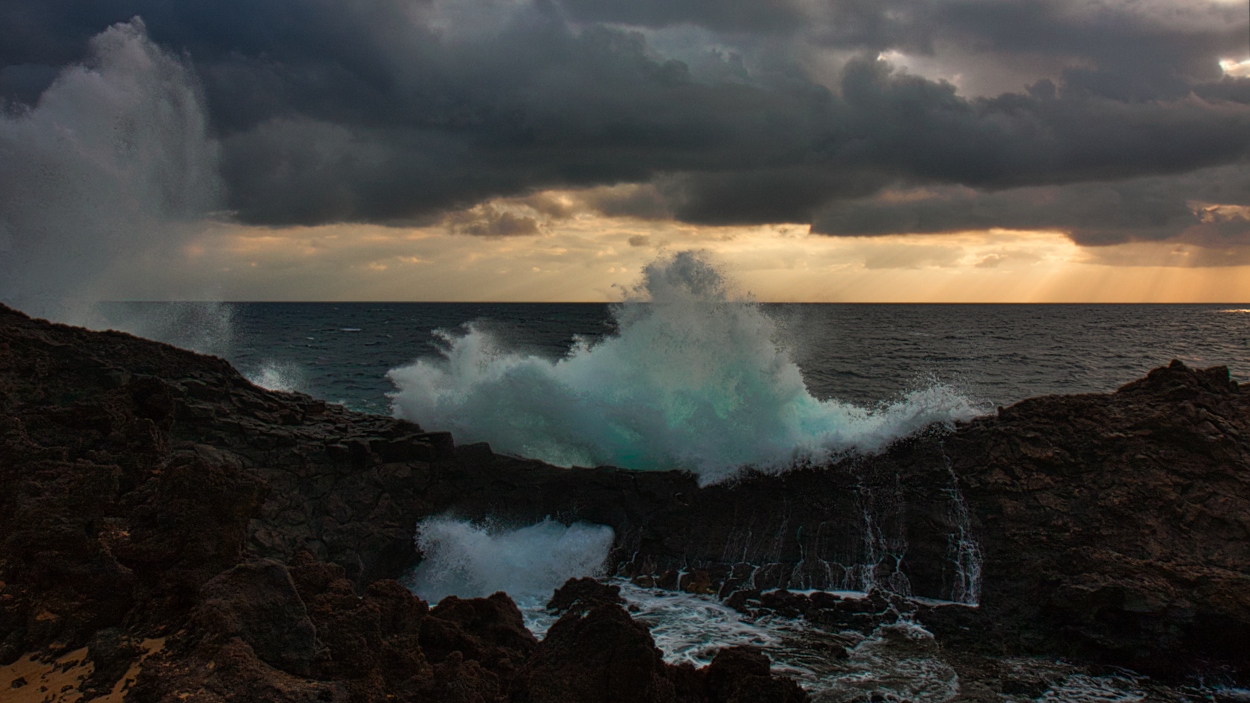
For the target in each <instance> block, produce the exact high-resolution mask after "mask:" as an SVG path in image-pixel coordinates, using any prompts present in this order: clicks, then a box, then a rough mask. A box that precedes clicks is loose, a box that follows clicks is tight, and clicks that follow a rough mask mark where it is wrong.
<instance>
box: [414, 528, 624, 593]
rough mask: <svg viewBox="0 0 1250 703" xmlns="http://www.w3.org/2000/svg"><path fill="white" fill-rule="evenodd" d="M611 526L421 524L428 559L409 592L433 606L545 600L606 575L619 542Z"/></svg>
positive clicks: (419, 536)
mask: <svg viewBox="0 0 1250 703" xmlns="http://www.w3.org/2000/svg"><path fill="white" fill-rule="evenodd" d="M615 537H616V536H615V533H613V531H612V528H610V527H607V526H604V525H590V524H587V523H581V522H579V523H574V524H572V525H567V526H566V525H563V524H561V523H559V522H555V521H553V520H550V519H547V520H544V521H542V522H540V523H538V524H536V525H530V526H527V527H522V528H519V529H499V528H492V527H491V526H489V525H485V526H484V525H476V524H473V523H471V522H468V521H466V520H458V519H456V518H453V517H448V516H439V517H433V518H427V519H425V520H423V521H421V522H420V523H418V524H417V533H416V538H415V540H416V544H417V548H418V549H420V550H421V552H422V556H423V559H422V561H421V563H420V564H419V565H418V566H417V568H416V569H415V570H414V571H413V572H412V574H411V575H410V576H409V577H408V579H407V584H406V585H407V586H408V588H409V590H411V591H412V592H413V593H415V594H417V595H418V596H420V597H421V598H424V599H425V600H426V601H428V602H430V603H436V602H438V601H440V600H442V599H443V598H445V597H447V596H459V597H461V598H481V597H485V596H489V595H490V594H492V593H494V592H496V591H507V592H508V595H510V596H512V597H514V598H518V599H528V600H536V601H539V602H546V600H547V599H549V598H550V597H551V593H552V592H553V591H555V589H557V588H559V587H560V586H562V585H564V582H565V581H568V580H569V579H572V578H582V577H585V576H601V575H602V570H603V565H604V562H606V561H607V558H608V550H610V549H611V548H612V542H613V540H614V539H615Z"/></svg>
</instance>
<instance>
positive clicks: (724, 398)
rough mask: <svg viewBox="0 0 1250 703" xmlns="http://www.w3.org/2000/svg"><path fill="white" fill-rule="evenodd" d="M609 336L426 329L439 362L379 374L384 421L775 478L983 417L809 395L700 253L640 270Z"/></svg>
mask: <svg viewBox="0 0 1250 703" xmlns="http://www.w3.org/2000/svg"><path fill="white" fill-rule="evenodd" d="M613 316H614V317H615V320H616V323H617V328H618V331H617V332H616V333H615V334H613V335H610V336H607V337H605V338H603V339H601V340H598V341H596V342H590V341H585V340H582V341H579V342H578V343H577V344H576V345H575V346H574V348H573V349H572V350H571V351H570V352H569V354H568V355H567V356H566V357H565V358H562V359H559V360H551V359H545V358H542V357H539V356H534V355H529V354H520V353H516V352H512V351H509V350H507V349H504V348H502V347H501V345H500V344H499V343H498V341H497V340H496V339H495V338H494V337H493V336H492V335H491V334H489V333H488V332H486V331H485V330H483V329H481V328H479V327H476V326H473V325H469V326H468V327H467V329H466V330H464V331H463V333H462V334H459V335H456V334H452V333H450V332H447V331H443V332H441V335H442V339H443V341H444V344H445V348H444V350H443V355H442V357H441V358H423V359H419V360H417V361H416V362H415V363H414V364H412V365H410V366H406V367H402V368H398V369H394V370H392V371H391V372H390V374H389V376H390V379H391V381H392V383H394V385H395V387H396V391H395V392H394V393H393V394H392V395H391V398H392V405H393V411H394V413H395V415H396V416H398V417H401V418H404V419H408V420H412V421H414V422H417V423H420V424H423V425H427V426H430V427H438V428H440V429H447V430H451V431H452V433H453V434H455V436H456V437H457V439H459V440H461V441H466V442H474V441H486V442H489V443H490V444H491V445H492V447H493V448H495V449H496V450H497V451H503V452H508V453H513V454H518V455H521V456H526V457H530V458H535V459H541V460H543V461H546V462H549V463H552V464H557V465H561V466H575V465H576V466H596V465H613V466H619V467H622V468H628V469H643V470H666V469H673V468H681V469H686V470H690V471H693V472H696V473H697V474H698V475H699V477H700V480H701V482H702V483H705V484H706V483H713V482H716V481H720V480H724V479H726V478H729V477H731V476H733V475H734V474H735V473H737V471H738V470H740V469H741V468H742V467H746V466H750V467H754V468H756V469H760V470H772V471H777V470H782V469H785V468H787V467H790V466H794V465H796V464H804V463H808V462H820V461H825V460H828V459H830V458H833V457H836V456H839V455H843V454H846V453H848V452H852V451H858V452H874V451H879V450H881V449H883V448H884V447H886V446H887V445H889V444H890V443H892V442H893V441H895V440H897V439H898V438H900V437H904V436H907V435H910V434H913V433H915V432H918V431H920V430H922V429H924V428H926V427H929V426H930V425H932V424H934V423H950V422H952V421H955V420H962V419H970V418H972V417H974V416H976V415H979V414H982V413H983V410H982V409H981V408H979V407H977V405H976V404H975V403H974V402H973V401H971V400H970V399H968V398H966V397H965V396H963V395H962V394H960V393H958V392H957V391H955V390H954V389H952V388H951V387H949V386H946V385H943V384H934V385H931V386H929V387H926V388H922V389H919V390H915V391H913V392H911V393H908V394H906V395H904V396H903V397H901V398H898V399H896V400H894V401H892V402H887V403H882V404H880V405H879V406H878V407H875V408H865V407H860V406H856V405H852V404H848V403H843V402H840V401H837V400H819V399H817V398H815V397H813V396H812V394H811V393H810V392H808V389H807V387H806V386H805V385H804V382H803V377H802V374H801V373H800V371H799V367H798V366H797V365H796V364H795V363H794V361H793V360H792V358H791V356H790V354H789V353H788V351H787V349H786V347H785V345H784V344H783V343H782V342H781V340H780V334H779V331H778V328H777V326H776V324H775V323H774V321H773V320H772V319H771V318H769V317H768V316H767V315H765V314H764V313H763V312H762V311H761V310H760V308H759V306H758V305H756V304H755V303H753V302H751V301H750V300H747V299H744V298H742V297H740V296H737V295H735V294H734V292H733V288H732V285H731V284H730V282H729V281H728V280H727V278H726V276H725V275H724V274H723V273H722V272H721V271H720V270H719V269H718V268H717V267H716V266H715V265H714V264H713V263H712V262H711V261H709V259H708V258H707V256H706V255H704V254H702V253H700V252H681V253H678V254H676V255H673V256H671V257H668V258H664V259H661V260H658V261H656V262H654V263H652V264H650V265H648V266H647V267H646V268H645V269H644V271H643V280H642V283H641V284H640V285H639V286H637V287H636V288H635V289H633V290H632V291H630V292H629V294H628V295H627V298H626V301H625V302H624V303H622V304H620V305H618V306H615V307H614V309H613Z"/></svg>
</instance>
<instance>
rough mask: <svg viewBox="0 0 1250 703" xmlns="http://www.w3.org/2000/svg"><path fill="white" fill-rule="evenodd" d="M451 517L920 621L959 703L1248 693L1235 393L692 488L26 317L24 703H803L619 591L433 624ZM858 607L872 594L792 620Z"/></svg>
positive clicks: (17, 661)
mask: <svg viewBox="0 0 1250 703" xmlns="http://www.w3.org/2000/svg"><path fill="white" fill-rule="evenodd" d="M448 511H452V512H454V513H455V514H457V515H459V516H462V517H466V518H471V519H472V518H482V517H486V516H491V517H492V518H494V519H496V520H499V521H503V522H505V523H511V524H516V525H518V526H520V525H525V524H532V523H533V522H536V521H538V520H541V519H543V518H544V517H546V516H548V515H550V516H555V517H557V518H559V519H561V520H563V521H565V522H570V521H573V520H585V521H587V522H592V523H598V524H604V525H609V526H611V527H612V528H613V529H614V530H615V532H616V545H615V548H614V550H613V553H612V556H611V558H610V564H609V567H610V570H611V571H612V573H616V574H619V575H624V576H628V577H631V578H632V579H633V580H634V582H635V583H637V584H641V585H645V586H654V587H657V588H668V589H680V590H685V591H689V592H698V593H708V594H715V595H717V596H719V597H721V598H723V599H724V600H725V602H726V603H728V604H730V605H732V606H734V607H736V608H738V609H740V610H742V611H743V612H747V613H758V612H764V611H771V612H777V613H781V614H784V615H792V616H798V615H802V616H804V617H806V618H808V619H809V620H811V621H813V622H816V623H821V624H826V625H830V626H835V627H849V628H861V629H864V628H871V627H874V626H876V625H877V624H879V623H880V622H882V620H883V618H889V617H898V615H899V612H900V611H901V612H903V613H904V614H908V615H909V616H910V617H914V618H916V619H918V620H919V621H920V622H922V623H923V624H924V625H925V626H926V627H927V628H928V629H929V630H931V631H933V632H934V633H935V634H936V636H937V642H938V646H940V647H941V648H943V651H944V652H946V653H947V661H949V662H950V663H951V665H952V666H954V667H955V668H956V669H957V670H958V671H959V672H960V675H961V679H962V680H964V681H966V682H968V683H969V684H971V683H973V682H974V681H975V682H976V685H975V686H974V685H968V686H965V687H964V688H963V691H962V693H961V694H960V695H961V696H962V697H963V698H964V699H965V700H997V698H995V697H994V696H995V695H998V694H1001V693H1002V692H1004V691H1009V690H1013V689H1012V686H1018V683H1019V682H1016V683H1013V682H1012V680H1011V679H1010V676H1009V675H1008V673H1006V672H1005V671H1001V670H1000V669H1001V667H998V665H997V664H996V662H998V661H999V658H1000V657H1003V656H1007V655H1030V654H1044V655H1048V656H1051V657H1064V658H1066V659H1068V660H1070V661H1076V662H1082V663H1084V664H1087V665H1113V666H1126V667H1131V668H1134V669H1136V670H1138V671H1142V672H1145V673H1149V674H1152V675H1154V676H1158V677H1163V678H1169V677H1172V678H1178V677H1185V676H1188V675H1191V674H1195V673H1201V674H1205V675H1218V676H1220V677H1222V680H1226V681H1229V682H1234V683H1236V682H1241V683H1242V684H1243V685H1244V684H1245V683H1247V682H1250V393H1242V392H1241V389H1240V388H1239V387H1238V385H1237V384H1236V383H1233V382H1231V381H1230V380H1229V377H1228V373H1227V371H1226V370H1224V369H1222V368H1213V369H1207V370H1194V369H1189V368H1187V367H1185V366H1184V365H1182V364H1179V363H1177V362H1173V364H1172V365H1171V366H1169V367H1166V368H1160V369H1156V370H1154V371H1152V372H1151V373H1150V374H1149V375H1148V376H1147V377H1146V378H1144V379H1141V380H1139V381H1135V382H1133V383H1130V384H1129V385H1127V386H1125V387H1123V388H1121V389H1120V390H1119V391H1117V392H1116V393H1113V394H1105V395H1080V396H1063V397H1045V398H1037V399H1033V400H1028V401H1024V402H1022V403H1019V404H1017V405H1015V406H1012V407H1010V408H1005V409H1001V410H1000V411H999V413H998V414H997V416H994V417H986V418H981V419H978V420H976V421H974V422H972V423H968V424H966V425H963V426H960V427H958V428H955V429H954V430H935V431H933V432H932V433H930V434H928V435H925V436H922V437H917V438H913V439H911V440H908V441H906V442H901V443H899V444H897V445H895V446H894V447H892V448H891V449H890V450H889V451H887V452H886V453H884V454H882V455H879V456H874V457H859V458H854V457H852V458H847V459H846V460H844V461H842V462H839V463H838V464H836V465H834V466H830V467H813V468H809V469H802V470H795V471H791V472H788V473H786V474H783V475H780V476H764V475H750V476H745V477H743V478H742V479H740V480H739V481H737V482H736V483H733V484H732V485H718V486H711V487H699V486H698V485H697V483H696V481H695V479H694V478H693V477H691V476H689V475H687V474H683V473H678V472H654V473H637V472H629V471H623V470H618V469H611V468H597V469H560V468H556V467H551V466H548V465H545V464H542V463H539V462H534V461H527V460H522V459H517V458H513V457H506V456H500V455H496V454H494V453H493V452H491V450H490V448H489V447H488V446H486V445H482V444H478V445H467V446H456V445H455V444H454V443H453V441H452V438H451V437H450V436H448V435H447V434H445V433H437V432H433V433H431V432H423V431H422V430H421V428H418V427H417V426H415V425H413V424H411V423H407V422H403V421H399V420H395V419H392V418H386V417H379V416H371V415H363V414H358V413H352V412H348V411H346V410H343V409H342V408H340V407H337V406H334V405H327V404H326V403H324V402H321V401H318V400H314V399H312V398H309V397H307V396H302V395H298V394H285V393H274V392H269V391H265V390H263V389H260V388H257V387H255V386H253V385H252V384H250V383H249V382H248V381H247V380H246V379H244V378H243V377H241V376H240V375H239V374H238V373H237V372H236V371H235V370H234V369H233V368H231V367H230V366H229V365H228V364H227V363H226V362H224V361H221V360H219V359H215V358H210V357H203V356H199V355H196V354H193V353H191V352H186V351H183V350H180V349H176V348H173V347H170V346H167V345H162V344H158V343H155V342H149V341H145V340H141V339H137V338H134V337H131V336H129V335H125V334H121V333H112V332H106V333H94V332H88V331H86V330H82V329H77V328H71V327H64V326H59V325H51V324H48V323H46V322H42V321H38V320H31V319H29V318H27V317H26V316H24V315H22V314H20V313H17V312H15V311H12V310H9V309H7V308H3V307H2V306H0V540H2V544H0V672H4V673H3V675H4V676H7V678H3V679H2V680H0V684H2V685H3V689H2V690H0V698H2V699H3V700H5V701H9V700H14V701H27V700H29V701H45V700H47V701H53V700H57V701H59V700H65V701H69V700H89V699H92V698H96V699H101V700H123V699H124V700H127V701H218V700H256V701H269V700H273V701H288V700H289V701H303V700H309V701H312V700H319V701H338V700H343V701H346V700H362V701H364V700H410V701H466V702H467V701H505V700H506V701H533V702H535V703H537V702H538V701H683V702H684V701H691V702H693V701H707V702H712V701H744V702H745V701H760V702H766V701H791V700H794V701H797V700H802V699H803V696H804V694H803V693H802V692H801V691H800V690H799V689H798V687H797V686H796V685H795V684H794V683H793V682H791V681H789V680H787V679H784V678H782V677H779V676H775V675H772V674H771V673H770V671H769V662H768V660H767V658H765V657H764V656H763V655H761V654H759V653H758V652H755V651H752V650H749V649H745V648H740V649H730V650H725V651H723V652H722V653H721V654H720V655H718V656H717V658H716V660H715V661H713V663H712V664H711V665H710V666H708V667H704V668H703V669H694V668H693V667H690V666H688V665H686V666H670V665H667V664H665V663H664V662H663V661H662V659H661V655H660V653H659V651H658V650H657V649H656V648H655V646H654V643H653V642H652V639H651V637H650V635H649V633H648V632H647V630H646V628H645V627H644V626H643V625H641V624H639V623H637V622H634V621H633V620H632V619H631V618H630V616H629V613H628V612H627V611H626V610H625V609H624V608H622V607H621V605H620V604H619V603H618V602H617V599H616V597H615V595H614V594H613V593H611V591H610V589H606V588H601V587H595V586H594V584H589V583H580V584H579V583H576V582H571V583H570V584H569V585H568V586H566V588H565V589H563V590H562V592H561V593H562V594H563V595H562V596H561V595H560V594H557V595H558V596H560V597H557V598H556V599H555V600H554V601H553V604H552V605H553V607H554V608H557V609H559V610H561V611H562V612H563V613H564V614H563V615H562V616H561V618H560V620H559V621H558V622H557V624H556V625H554V626H553V627H552V628H551V630H550V632H549V633H548V635H547V637H545V638H544V639H543V640H542V641H541V642H539V641H537V640H535V638H534V637H533V635H531V634H530V633H529V632H528V631H526V630H525V628H524V626H523V623H522V619H521V615H520V613H519V611H518V610H517V608H516V606H515V605H514V604H513V603H512V601H511V600H510V599H509V598H508V597H507V596H505V595H503V594H496V595H494V596H492V597H490V598H482V599H463V600H462V599H455V598H449V599H446V600H444V601H443V602H442V603H440V604H438V605H437V606H435V607H433V608H431V607H429V606H428V604H426V603H424V602H422V601H420V600H419V599H417V598H416V597H414V596H413V595H411V594H410V593H409V592H408V590H407V589H405V588H404V587H403V586H401V585H400V584H399V583H398V582H397V581H395V579H397V578H400V577H402V576H403V575H404V574H405V573H407V572H408V571H409V570H410V569H411V568H412V567H413V566H415V565H416V564H417V563H418V562H419V560H420V555H419V554H417V553H416V551H415V550H414V548H413V543H412V534H413V528H414V525H415V524H416V523H417V522H418V521H419V520H420V519H422V518H425V517H428V516H432V515H439V514H444V513H446V512H448ZM843 588H858V589H865V590H867V589H872V590H873V591H874V596H873V597H872V598H869V599H863V600H845V599H841V598H838V597H836V596H833V595H827V594H822V593H819V592H818V593H814V594H812V593H796V591H800V590H801V591H809V590H810V589H817V590H837V589H843ZM904 595H906V596H914V597H918V598H911V599H905V598H902V597H901V596H904ZM925 599H937V600H940V601H959V602H962V603H965V604H966V605H951V604H945V605H941V604H934V603H932V602H931V601H930V600H925ZM973 603H976V604H977V607H968V606H969V605H971V604H973ZM844 655H845V653H844V652H842V653H840V652H831V653H830V655H829V656H831V657H836V656H844ZM1043 690H1044V689H1043Z"/></svg>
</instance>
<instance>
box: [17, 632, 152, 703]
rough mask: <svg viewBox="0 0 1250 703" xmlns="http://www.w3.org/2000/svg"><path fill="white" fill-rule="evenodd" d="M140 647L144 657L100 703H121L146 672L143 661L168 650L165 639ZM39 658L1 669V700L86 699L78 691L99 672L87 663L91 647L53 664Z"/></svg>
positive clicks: (52, 702) (68, 702)
mask: <svg viewBox="0 0 1250 703" xmlns="http://www.w3.org/2000/svg"><path fill="white" fill-rule="evenodd" d="M139 646H140V647H141V648H142V649H143V650H144V651H143V654H141V655H140V656H139V657H138V658H137V659H135V661H134V662H133V663H132V664H131V665H130V669H129V670H128V671H127V672H126V675H125V676H123V677H122V678H121V679H120V680H119V681H118V682H117V684H116V685H114V686H113V690H112V691H110V692H109V694H108V695H106V696H101V697H99V698H96V699H95V700H96V701H99V702H100V703H121V701H122V697H123V696H125V695H126V691H128V690H129V689H130V687H131V685H133V684H134V682H135V678H136V677H138V675H139V672H140V671H141V670H142V668H143V661H144V660H145V659H147V658H148V657H149V656H150V655H152V654H153V653H154V652H159V651H160V650H162V649H164V647H165V638H163V637H161V638H157V639H148V640H143V642H141V643H140V644H139ZM38 656H39V655H38V654H28V655H26V656H24V657H22V658H21V659H18V660H17V661H16V662H13V663H12V664H10V665H8V666H0V700H3V701H4V702H5V703H77V701H80V700H82V693H80V692H79V690H78V689H79V687H80V686H82V683H83V682H84V681H86V680H87V679H88V678H90V676H91V674H92V673H93V672H94V671H95V665H94V664H92V663H91V662H89V661H87V648H86V647H83V648H82V649H75V650H74V651H72V652H70V653H69V654H66V655H64V656H61V657H59V658H57V659H56V660H54V661H51V662H46V661H41V660H40V659H39V658H38Z"/></svg>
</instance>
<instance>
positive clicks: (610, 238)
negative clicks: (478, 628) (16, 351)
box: [110, 191, 1250, 302]
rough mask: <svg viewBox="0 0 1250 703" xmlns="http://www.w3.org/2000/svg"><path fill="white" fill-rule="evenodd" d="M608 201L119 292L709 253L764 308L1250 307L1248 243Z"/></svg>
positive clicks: (573, 270)
mask: <svg viewBox="0 0 1250 703" xmlns="http://www.w3.org/2000/svg"><path fill="white" fill-rule="evenodd" d="M600 195H602V193H601V192H565V191H551V192H545V193H539V194H537V195H535V196H531V197H530V198H527V199H510V200H506V201H505V200H500V201H490V202H487V203H484V204H483V205H480V206H478V207H476V208H473V209H472V210H468V211H463V212H460V213H454V214H453V215H450V216H448V217H447V218H445V219H444V221H442V222H440V223H438V224H435V225H430V226H425V227H414V228H401V227H383V226H375V225H327V226H320V227H288V228H259V227H247V226H241V225H228V224H219V225H216V226H214V227H213V228H211V229H210V230H209V231H207V232H205V233H204V234H203V235H202V236H201V237H199V238H198V239H196V240H194V241H192V242H191V243H190V244H188V245H187V246H186V247H185V249H184V251H183V255H182V257H181V258H176V259H173V260H171V261H169V262H167V264H166V265H163V266H161V267H155V269H156V270H154V269H152V268H149V269H146V270H143V271H142V272H141V271H139V270H138V268H137V266H138V265H136V270H133V271H131V270H127V269H125V268H124V267H123V268H121V269H119V270H117V271H115V272H114V274H113V275H112V276H111V277H110V280H111V281H112V288H111V290H110V294H111V297H114V298H139V299H142V298H186V297H192V298H193V297H197V296H198V295H199V294H200V293H199V291H202V290H204V289H206V286H210V285H211V286H214V288H213V290H217V291H220V294H221V296H222V297H223V298H225V299H229V300H377V301H384V300H394V301H405V300H429V301H440V300H441V301H457V300H459V301H472V300H480V301H613V300H619V299H620V298H621V296H622V294H623V291H624V290H628V289H629V288H631V287H632V286H633V285H634V284H636V282H637V278H638V275H639V272H640V271H641V269H642V267H643V266H645V265H646V264H647V263H648V262H650V261H652V260H654V259H655V257H656V256H658V255H660V254H662V253H664V252H675V251H682V250H687V249H701V250H706V251H708V252H711V253H712V254H713V255H714V256H715V257H716V258H717V259H718V260H720V261H721V262H723V263H724V265H725V266H726V268H727V269H728V270H730V271H731V272H732V273H733V275H734V276H735V278H736V279H737V280H738V281H739V283H740V286H741V290H742V293H743V294H746V295H749V296H751V297H753V298H754V299H756V300H760V301H779V302H800V301H813V302H822V301H829V302H1060V301H1065V302H1099V301H1132V300H1139V301H1160V302H1182V301H1200V300H1206V301H1218V302H1236V301H1239V300H1250V275H1248V274H1250V247H1246V246H1233V245H1229V246H1223V247H1213V246H1202V245H1200V244H1198V243H1195V242H1196V240H1194V241H1173V242H1137V243H1128V244H1121V245H1115V246H1104V247H1083V246H1080V245H1078V244H1076V243H1075V242H1073V240H1072V239H1071V238H1070V237H1069V236H1068V235H1067V234H1065V233H1064V232H1060V231H1045V230H1004V229H988V230H975V231H967V232H952V233H944V234H927V235H919V234H897V235H885V236H874V237H830V236H826V235H820V234H813V233H811V231H810V228H809V227H808V226H807V225H797V224H781V225H763V226H749V227H746V226H744V227H706V226H698V225H690V224H683V223H679V222H676V221H673V220H671V219H654V220H648V219H642V218H638V217H625V216H617V217H609V216H605V215H602V214H599V213H597V212H595V211H594V209H593V208H592V207H591V206H590V205H588V202H590V201H591V200H594V198H595V197H597V196H600ZM1192 205H1193V207H1194V209H1195V212H1201V213H1206V215H1205V216H1206V217H1208V219H1211V220H1212V222H1210V223H1206V224H1199V225H1197V226H1199V227H1208V228H1218V227H1227V226H1228V223H1229V222H1234V223H1241V224H1246V222H1247V221H1246V220H1244V219H1242V218H1243V216H1244V215H1245V212H1244V210H1243V209H1239V208H1237V207H1232V206H1224V205H1218V204H1210V203H1194V204H1192ZM549 206H550V207H549ZM504 212H507V213H511V214H512V215H514V216H516V217H525V218H529V219H531V220H532V221H533V222H534V228H533V229H532V231H529V232H526V233H515V234H512V235H509V236H505V235H497V234H487V235H486V236H482V235H481V234H478V233H475V232H467V231H466V230H465V227H464V225H463V223H465V222H470V223H474V222H478V223H480V222H482V221H487V222H489V221H490V218H491V217H494V216H495V214H498V213H504ZM492 213H494V214H492ZM475 218H476V219H475ZM1215 220H1219V221H1215ZM1195 236H1196V235H1195ZM1204 236H1206V237H1207V239H1208V240H1210V241H1213V242H1214V241H1215V240H1214V239H1212V238H1213V237H1215V236H1216V235H1215V234H1207V235H1204ZM1236 241H1242V242H1245V241H1250V238H1247V237H1242V238H1240V239H1239V240H1236ZM1216 243H1218V242H1216Z"/></svg>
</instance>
